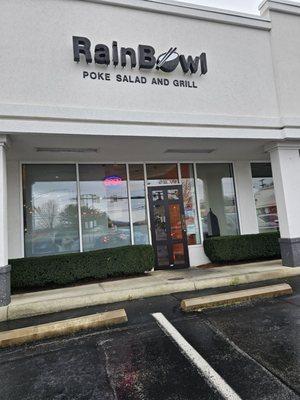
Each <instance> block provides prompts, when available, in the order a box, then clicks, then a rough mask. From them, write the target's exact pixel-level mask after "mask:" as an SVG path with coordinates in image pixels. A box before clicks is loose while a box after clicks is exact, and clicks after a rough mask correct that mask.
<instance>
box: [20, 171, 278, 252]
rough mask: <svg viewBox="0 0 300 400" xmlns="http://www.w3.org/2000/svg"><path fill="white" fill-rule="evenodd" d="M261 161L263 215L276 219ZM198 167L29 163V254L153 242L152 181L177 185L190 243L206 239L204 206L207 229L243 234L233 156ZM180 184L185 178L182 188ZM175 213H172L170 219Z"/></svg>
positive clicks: (173, 193) (26, 216) (208, 233)
mask: <svg viewBox="0 0 300 400" xmlns="http://www.w3.org/2000/svg"><path fill="white" fill-rule="evenodd" d="M257 166H258V165H257V164H256V165H253V171H254V172H253V176H254V178H253V179H254V183H255V182H256V183H255V185H256V186H255V187H257V189H256V192H255V193H256V204H257V209H258V218H259V221H260V220H261V221H264V220H265V219H266V216H267V215H268V218H269V219H270V220H272V221H273V219H275V217H274V214H275V211H276V210H275V209H274V208H272V204H273V203H272V201H270V202H269V203H268V206H266V204H265V202H264V201H263V200H265V199H266V194H267V193H270V189H271V187H272V182H273V181H272V179H271V178H268V177H267V176H268V174H267V173H266V172H265V171H266V169H264V170H263V171H262V170H261V169H260V170H258V169H257ZM194 168H195V164H192V163H182V164H178V163H165V164H159V163H157V164H147V165H145V164H142V163H141V164H129V165H128V168H126V165H125V164H79V165H78V166H76V164H33V165H27V164H26V165H24V166H23V190H24V223H25V233H24V235H25V255H26V256H38V255H46V254H57V253H67V252H76V251H80V250H83V251H89V250H96V249H102V248H110V247H118V246H124V245H130V244H131V243H134V244H147V243H149V241H150V238H149V228H150V227H149V225H148V218H150V216H148V213H147V210H148V199H147V198H146V186H145V184H147V185H148V187H150V186H152V187H153V186H164V185H167V188H168V187H169V186H170V185H174V186H175V189H174V187H173V188H172V189H170V190H169V192H170V193H169V192H168V196H170V197H169V200H180V201H182V202H183V208H182V214H180V223H181V224H182V226H184V228H183V229H184V232H185V231H186V233H187V242H188V245H196V244H199V243H201V234H200V232H201V230H200V228H201V225H200V222H199V215H198V208H199V209H200V213H201V221H202V229H203V236H204V237H206V236H218V235H233V234H238V232H239V228H238V216H237V208H236V200H235V189H234V182H233V174H232V167H231V164H208V163H205V164H196V172H197V177H196V179H195V176H194ZM255 171H256V172H255ZM179 172H180V173H179ZM128 179H129V181H128ZM145 179H146V181H145ZM255 179H256V180H255ZM270 179H271V180H270ZM176 185H181V186H182V194H181V190H178V189H177V187H176ZM196 189H197V190H196ZM128 190H129V193H130V198H129V193H128ZM178 193H180V198H178ZM78 196H79V197H80V204H78ZM79 210H80V214H79ZM183 210H184V212H183ZM172 218H173V214H170V221H169V222H170V223H173V222H174V221H173V220H172ZM276 220H277V214H276ZM151 221H152V220H151ZM183 221H185V224H184V222H183ZM177 222H178V221H177ZM151 223H153V221H152V222H151ZM260 223H262V222H260ZM268 226H269V225H268ZM79 228H81V231H80V229H79ZM185 228H186V230H185Z"/></svg>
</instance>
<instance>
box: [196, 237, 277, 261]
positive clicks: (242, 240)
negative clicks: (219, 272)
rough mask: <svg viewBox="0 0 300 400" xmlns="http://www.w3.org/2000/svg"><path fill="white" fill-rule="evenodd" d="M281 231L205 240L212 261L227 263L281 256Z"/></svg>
mask: <svg viewBox="0 0 300 400" xmlns="http://www.w3.org/2000/svg"><path fill="white" fill-rule="evenodd" d="M279 237H280V235H279V232H268V233H258V234H255V235H236V236H218V237H211V238H208V239H205V240H204V243H203V245H204V251H205V254H206V255H207V257H208V258H209V259H210V260H211V262H215V263H226V262H236V261H248V260H249V261H250V260H260V259H262V260H263V259H272V258H280V246H279V241H278V239H279Z"/></svg>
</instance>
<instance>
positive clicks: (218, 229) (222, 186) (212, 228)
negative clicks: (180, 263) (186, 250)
mask: <svg viewBox="0 0 300 400" xmlns="http://www.w3.org/2000/svg"><path fill="white" fill-rule="evenodd" d="M196 182H197V191H198V196H199V200H200V205H201V207H200V208H201V219H202V229H203V235H204V237H207V236H220V235H221V236H224V235H237V234H238V233H239V224H238V214H237V207H236V198H235V188H234V181H233V173H232V167H231V164H221V163H220V164H197V180H196Z"/></svg>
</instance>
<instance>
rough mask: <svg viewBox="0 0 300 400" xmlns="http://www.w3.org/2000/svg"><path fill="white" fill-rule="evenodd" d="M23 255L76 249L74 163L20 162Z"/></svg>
mask: <svg viewBox="0 0 300 400" xmlns="http://www.w3.org/2000/svg"><path fill="white" fill-rule="evenodd" d="M23 200H24V226H25V232H24V237H25V255H26V256H27V257H29V256H36V255H46V254H55V253H69V252H73V251H79V247H80V246H79V230H78V204H77V186H76V168H75V165H61V164H53V165H49V164H47V165H24V166H23Z"/></svg>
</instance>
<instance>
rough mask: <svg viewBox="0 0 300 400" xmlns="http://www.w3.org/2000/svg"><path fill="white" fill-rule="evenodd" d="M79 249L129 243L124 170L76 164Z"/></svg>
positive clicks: (111, 165)
mask: <svg viewBox="0 0 300 400" xmlns="http://www.w3.org/2000/svg"><path fill="white" fill-rule="evenodd" d="M79 180H80V204H81V225H82V241H83V250H85V251H87V250H96V249H102V248H109V247H118V246H125V245H129V244H130V243H131V240H130V224H129V211H128V194H127V177H126V167H125V165H123V164H101V165H99V164H82V165H79Z"/></svg>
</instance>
